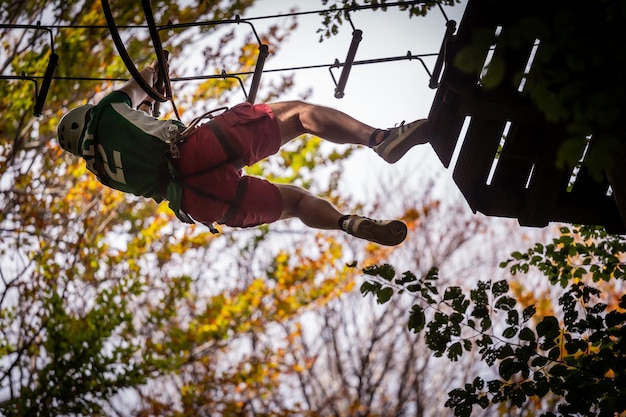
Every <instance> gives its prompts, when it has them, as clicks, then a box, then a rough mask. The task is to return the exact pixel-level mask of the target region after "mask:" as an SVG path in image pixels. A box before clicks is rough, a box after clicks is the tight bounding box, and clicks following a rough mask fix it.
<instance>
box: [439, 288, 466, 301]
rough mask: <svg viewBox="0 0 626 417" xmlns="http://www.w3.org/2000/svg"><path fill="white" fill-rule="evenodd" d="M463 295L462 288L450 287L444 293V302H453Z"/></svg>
mask: <svg viewBox="0 0 626 417" xmlns="http://www.w3.org/2000/svg"><path fill="white" fill-rule="evenodd" d="M461 294H462V292H461V287H448V288H446V290H445V291H444V293H443V299H444V300H453V299H455V298H457V297H459V296H460V295H461Z"/></svg>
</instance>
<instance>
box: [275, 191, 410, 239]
mask: <svg viewBox="0 0 626 417" xmlns="http://www.w3.org/2000/svg"><path fill="white" fill-rule="evenodd" d="M277 187H278V189H279V190H280V194H281V196H282V198H283V212H282V215H281V219H287V218H290V217H297V218H299V219H300V220H302V222H303V223H304V224H306V225H307V226H309V227H313V228H316V229H329V230H344V231H345V232H347V233H349V234H351V235H353V236H355V237H358V238H361V239H366V240H369V241H371V242H376V243H379V244H382V245H387V246H395V245H399V244H400V243H402V241H403V240H404V239H405V238H406V235H407V227H406V225H405V224H404V223H402V222H401V221H399V220H382V221H381V220H371V219H368V218H366V217H362V216H344V215H343V214H341V213H340V212H339V211H338V210H337V209H336V208H335V207H333V205H332V204H330V203H329V202H328V201H326V200H324V199H322V198H319V197H316V196H314V195H312V194H310V193H309V192H308V191H306V190H303V189H302V188H299V187H295V186H293V185H284V184H277ZM339 223H342V226H340V225H339Z"/></svg>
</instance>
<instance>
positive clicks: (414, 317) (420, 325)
mask: <svg viewBox="0 0 626 417" xmlns="http://www.w3.org/2000/svg"><path fill="white" fill-rule="evenodd" d="M425 326H426V315H425V314H424V309H423V308H422V307H420V306H419V305H417V304H415V305H413V307H411V312H410V314H409V324H408V327H409V330H411V331H412V332H413V333H419V332H421V331H422V330H424V327H425Z"/></svg>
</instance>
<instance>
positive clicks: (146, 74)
mask: <svg viewBox="0 0 626 417" xmlns="http://www.w3.org/2000/svg"><path fill="white" fill-rule="evenodd" d="M139 73H140V74H141V76H142V77H143V79H144V80H145V81H146V82H147V83H148V85H154V84H155V83H156V81H157V75H156V70H155V69H154V65H151V66H148V67H146V68H144V69H142V70H141V71H139ZM119 91H123V92H125V93H126V94H128V97H130V100H131V101H132V104H131V107H132V108H136V107H137V106H139V104H140V103H141V102H142V101H144V100H145V101H149V102H150V103H152V102H154V100H153V99H152V98H151V97H150V96H148V95H146V92H145V91H143V89H142V88H141V87H140V86H139V84H138V83H137V82H136V81H135V80H134V79H130V80H128V82H126V84H124V85H123V86H122V88H120V89H119ZM146 107H147V106H146ZM142 110H147V109H142Z"/></svg>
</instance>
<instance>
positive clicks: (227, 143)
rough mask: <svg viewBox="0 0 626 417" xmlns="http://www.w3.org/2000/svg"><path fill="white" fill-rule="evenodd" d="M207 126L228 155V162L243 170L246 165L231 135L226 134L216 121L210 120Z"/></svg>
mask: <svg viewBox="0 0 626 417" xmlns="http://www.w3.org/2000/svg"><path fill="white" fill-rule="evenodd" d="M205 126H207V127H208V128H209V129H211V131H212V132H213V134H214V135H215V137H216V138H217V141H218V142H219V143H220V146H221V147H222V149H223V150H224V153H225V154H226V162H229V163H231V164H233V165H235V166H236V167H237V168H242V167H243V165H244V164H243V162H242V161H241V158H240V156H239V153H238V152H237V150H236V149H235V147H234V146H233V140H232V138H231V137H230V135H229V134H228V133H226V132H225V131H224V129H222V127H221V126H220V125H219V123H217V122H216V121H215V120H209V121H208V122H207V123H205Z"/></svg>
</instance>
